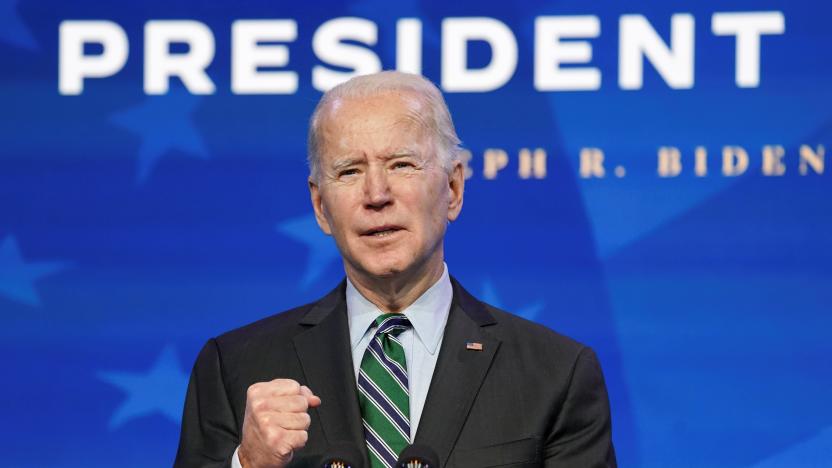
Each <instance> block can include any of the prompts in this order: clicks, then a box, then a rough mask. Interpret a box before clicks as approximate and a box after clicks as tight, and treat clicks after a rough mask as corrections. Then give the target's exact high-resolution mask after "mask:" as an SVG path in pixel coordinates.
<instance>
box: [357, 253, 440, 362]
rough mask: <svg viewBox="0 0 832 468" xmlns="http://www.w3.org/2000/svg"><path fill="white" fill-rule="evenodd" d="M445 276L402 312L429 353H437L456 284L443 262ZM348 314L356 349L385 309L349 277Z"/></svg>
mask: <svg viewBox="0 0 832 468" xmlns="http://www.w3.org/2000/svg"><path fill="white" fill-rule="evenodd" d="M442 267H443V271H442V276H441V277H440V278H439V280H438V281H437V282H436V283H434V284H433V286H431V287H430V288H428V290H427V291H425V292H424V293H422V295H421V296H419V298H418V299H416V301H415V302H414V303H413V304H410V306H409V307H407V308H406V309H405V310H403V311H402V313H403V314H404V315H405V316H406V317H407V318H408V320H410V324H411V325H412V326H413V331H414V332H415V334H416V336H417V337H418V339H419V341H421V342H422V344H423V345H424V347H425V349H427V351H428V352H429V353H430V354H434V353H436V350H437V348H438V347H439V341H440V340H441V338H442V332H443V331H444V329H445V323H446V322H447V320H448V312H449V311H450V310H451V301H452V300H453V287H452V286H451V279H450V276H449V275H448V265H445V264H444V263H443V265H442ZM346 294H347V317H348V318H349V327H350V345H351V348H352V349H353V350H355V347H356V346H358V343H359V342H360V341H361V338H363V337H364V335H366V334H367V332H368V329H369V328H370V324H372V323H373V321H374V320H375V319H376V317H378V316H379V315H381V314H382V313H383V312H382V311H381V310H379V308H378V307H376V305H375V304H373V303H372V302H370V301H369V300H368V299H367V298H366V297H364V296H362V295H361V293H360V292H358V289H356V288H355V286H354V285H353V284H352V281H350V280H349V278H347V293H346Z"/></svg>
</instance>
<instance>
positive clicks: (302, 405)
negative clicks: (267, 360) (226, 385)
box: [237, 379, 321, 468]
mask: <svg viewBox="0 0 832 468" xmlns="http://www.w3.org/2000/svg"><path fill="white" fill-rule="evenodd" d="M320 404H321V399H320V398H318V397H317V396H315V394H313V393H312V390H309V387H307V386H305V385H301V384H299V383H297V382H295V381H294V380H290V379H275V380H272V381H271V382H259V383H256V384H254V385H252V386H250V387H249V388H248V392H247V394H246V415H245V419H244V420H243V440H242V442H241V443H240V449H239V451H238V452H237V455H238V456H239V458H240V464H241V465H243V468H260V467H284V466H286V465H287V464H289V462H290V461H292V456H293V454H294V451H295V450H298V449H300V448H303V446H304V445H306V440H307V438H308V437H309V434H308V433H307V432H306V431H307V430H308V429H309V423H310V422H311V418H310V417H309V413H308V412H307V410H308V409H309V408H315V407H317V406H318V405H320Z"/></svg>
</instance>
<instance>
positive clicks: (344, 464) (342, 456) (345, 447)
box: [317, 442, 363, 468]
mask: <svg viewBox="0 0 832 468" xmlns="http://www.w3.org/2000/svg"><path fill="white" fill-rule="evenodd" d="M360 463H361V452H359V451H358V449H357V448H356V447H355V445H353V444H351V443H349V442H336V443H334V444H332V445H330V446H329V449H328V450H327V451H326V452H325V453H324V456H322V457H321V461H320V463H318V464H317V466H320V467H321V468H363V465H361V464H360Z"/></svg>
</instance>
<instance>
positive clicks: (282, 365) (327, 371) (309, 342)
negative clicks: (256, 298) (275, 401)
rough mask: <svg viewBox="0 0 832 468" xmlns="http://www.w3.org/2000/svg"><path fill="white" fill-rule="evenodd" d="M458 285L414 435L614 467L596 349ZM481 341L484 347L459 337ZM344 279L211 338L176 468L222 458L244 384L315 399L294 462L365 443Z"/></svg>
mask: <svg viewBox="0 0 832 468" xmlns="http://www.w3.org/2000/svg"><path fill="white" fill-rule="evenodd" d="M452 282H453V291H454V293H453V294H454V296H453V302H452V304H451V310H450V315H449V317H448V323H447V325H446V328H445V335H444V337H443V339H442V347H441V349H440V352H439V358H438V361H437V363H436V369H435V371H434V374H433V379H432V380H431V383H430V389H429V391H428V396H427V401H426V403H425V407H424V410H423V413H422V418H421V421H420V423H419V427H418V432H417V433H416V438H415V441H414V443H420V444H424V445H427V446H430V447H432V448H433V449H434V450H436V452H437V454H438V455H439V457H440V459H441V463H442V466H447V467H477V468H482V467H490V466H502V467H508V466H511V467H521V466H547V467H581V468H586V467H602V466H615V454H614V451H613V447H612V441H611V428H610V413H609V402H608V399H607V392H606V388H605V386H604V380H603V376H602V374H601V369H600V367H599V365H598V361H597V359H596V357H595V354H594V353H593V352H592V350H591V349H589V348H587V347H585V346H582V345H580V344H578V343H576V342H575V341H572V340H571V339H569V338H566V337H564V336H562V335H559V334H557V333H555V332H553V331H551V330H549V329H547V328H545V327H543V326H540V325H537V324H534V323H532V322H529V321H526V320H523V319H521V318H519V317H516V316H514V315H511V314H509V313H507V312H504V311H502V310H499V309H496V308H494V307H491V306H489V305H487V304H484V303H482V302H480V301H478V300H477V299H475V298H474V297H473V296H471V295H470V294H468V292H467V291H465V290H464V289H463V288H462V287H461V286H460V285H459V283H457V282H456V281H455V280H452ZM468 342H478V343H482V346H483V349H482V351H476V350H469V349H466V343H468ZM349 343H350V340H349V331H348V322H347V308H346V300H345V283H344V282H342V283H341V285H340V286H339V287H338V288H336V289H335V290H333V291H332V292H330V293H329V294H328V295H327V296H325V297H324V298H322V299H321V300H319V301H318V302H315V303H312V304H308V305H305V306H302V307H298V308H296V309H292V310H290V311H287V312H284V313H282V314H278V315H274V316H271V317H268V318H266V319H263V320H260V321H258V322H255V323H253V324H250V325H248V326H245V327H243V328H240V329H237V330H234V331H231V332H229V333H226V334H224V335H222V336H220V337H218V338H215V339H211V340H209V341H208V343H207V344H206V345H205V347H204V348H203V349H202V351H201V352H200V354H199V357H198V358H197V361H196V364H195V365H194V369H193V372H192V374H191V380H190V384H189V385H188V394H187V398H186V401H185V412H184V416H183V418H182V435H181V439H180V442H179V452H178V454H177V456H176V462H175V466H176V467H192V466H193V467H197V466H199V467H205V466H217V467H220V466H229V465H230V460H231V457H232V455H233V452H234V450H235V448H236V447H237V446H238V445H239V443H240V437H241V434H242V424H243V415H244V413H245V403H246V389H247V388H248V387H249V385H251V384H253V383H255V382H263V381H269V380H272V379H276V378H291V379H294V380H297V381H299V382H301V383H302V384H305V385H308V386H309V388H311V389H312V391H314V392H315V394H317V395H319V396H320V397H321V401H322V404H321V406H320V407H318V408H316V409H313V410H311V416H312V425H311V427H310V428H309V441H308V443H307V445H306V447H305V448H304V449H303V450H300V451H298V452H296V453H295V458H294V459H293V462H292V465H291V466H308V465H310V464H311V463H312V462H313V460H315V459H316V458H317V457H318V456H320V455H321V454H322V453H324V452H325V451H326V449H327V447H328V445H329V444H332V443H337V442H343V441H349V442H352V443H354V444H355V446H357V447H359V448H360V449H361V450H362V452H363V453H364V456H365V460H364V463H365V464H366V463H367V460H366V449H365V445H364V435H363V429H362V425H361V414H360V411H359V408H358V396H357V393H356V384H355V377H354V371H353V363H352V358H351V350H350V344H349Z"/></svg>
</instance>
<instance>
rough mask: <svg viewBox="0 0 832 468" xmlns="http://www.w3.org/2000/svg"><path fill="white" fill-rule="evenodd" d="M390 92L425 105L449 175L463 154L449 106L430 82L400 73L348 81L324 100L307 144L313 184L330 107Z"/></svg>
mask: <svg viewBox="0 0 832 468" xmlns="http://www.w3.org/2000/svg"><path fill="white" fill-rule="evenodd" d="M387 91H409V92H412V93H414V94H415V95H416V96H417V97H418V98H419V99H420V101H421V102H422V103H423V104H425V108H426V109H427V112H428V114H429V115H427V116H425V119H424V120H423V123H424V124H425V125H426V126H427V127H428V130H430V131H431V132H432V133H433V135H434V138H435V140H434V141H435V142H436V144H437V149H438V150H439V154H438V155H437V157H439V158H440V162H441V163H442V165H443V166H444V167H445V170H447V171H450V170H451V169H452V168H453V163H454V162H456V161H457V160H459V154H460V151H461V150H462V149H461V148H460V147H459V144H460V141H459V137H457V135H456V130H455V129H454V122H453V120H451V113H450V111H448V105H447V104H445V99H444V98H443V97H442V93H441V92H440V91H439V89H438V88H437V87H436V86H435V85H434V84H433V83H431V82H430V81H429V80H428V79H427V78H425V77H423V76H421V75H414V74H412V73H404V72H399V71H383V72H379V73H374V74H372V75H362V76H356V77H354V78H352V79H350V80H349V81H346V82H344V83H341V84H339V85H338V86H335V87H334V88H332V89H330V90H329V91H327V92H326V93H324V95H323V96H322V97H321V100H320V101H319V102H318V105H317V106H315V111H314V112H313V113H312V117H311V118H310V120H309V137H308V141H307V145H308V153H307V161H308V163H309V174H310V177H311V178H312V180H313V181H316V182H317V181H318V180H319V179H318V176H319V175H320V163H319V161H320V153H319V150H320V142H319V141H318V138H319V136H318V130H319V129H318V127H319V125H320V121H321V114H322V113H323V111H324V110H326V109H327V108H328V107H329V105H330V104H332V103H334V102H336V101H338V100H339V99H344V98H362V97H371V96H377V95H379V94H382V93H384V92H387Z"/></svg>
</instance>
